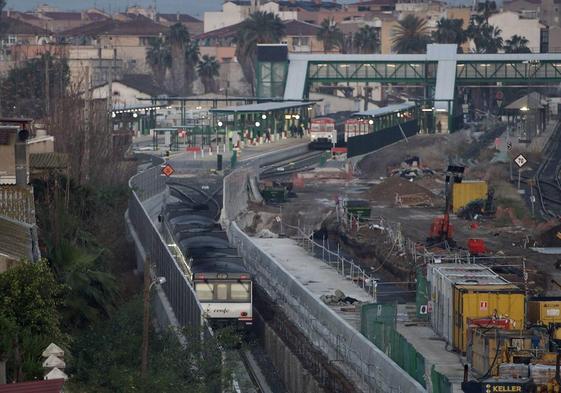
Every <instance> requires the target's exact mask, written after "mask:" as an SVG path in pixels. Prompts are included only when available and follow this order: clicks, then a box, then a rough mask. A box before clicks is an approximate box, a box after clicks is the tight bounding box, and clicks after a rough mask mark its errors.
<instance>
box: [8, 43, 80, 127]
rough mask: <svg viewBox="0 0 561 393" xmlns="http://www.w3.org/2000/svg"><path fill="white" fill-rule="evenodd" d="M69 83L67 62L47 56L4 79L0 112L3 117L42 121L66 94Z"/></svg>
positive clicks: (28, 62)
mask: <svg viewBox="0 0 561 393" xmlns="http://www.w3.org/2000/svg"><path fill="white" fill-rule="evenodd" d="M69 82H70V70H69V68H68V63H67V62H66V60H65V59H63V58H55V57H53V56H52V55H51V54H50V53H46V54H44V55H42V56H41V57H40V58H37V59H31V60H27V61H26V62H24V63H23V64H22V66H20V67H15V68H12V69H11V70H10V71H9V72H8V74H7V75H6V76H5V77H4V78H2V79H0V96H1V97H2V100H1V102H0V105H1V107H0V112H1V114H2V115H3V116H12V117H20V116H24V117H32V118H42V117H44V116H46V115H47V114H49V112H50V111H51V109H52V107H53V105H55V102H56V100H58V99H59V98H60V97H62V96H64V95H65V94H66V89H67V88H68V85H69ZM49 106H50V107H49Z"/></svg>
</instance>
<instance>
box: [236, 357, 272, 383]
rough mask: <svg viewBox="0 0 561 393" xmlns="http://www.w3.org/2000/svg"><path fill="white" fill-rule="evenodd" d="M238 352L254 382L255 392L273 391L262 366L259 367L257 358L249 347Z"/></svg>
mask: <svg viewBox="0 0 561 393" xmlns="http://www.w3.org/2000/svg"><path fill="white" fill-rule="evenodd" d="M238 354H239V355H240V359H241V360H242V362H243V364H244V366H245V368H246V370H247V373H248V375H249V378H250V379H251V382H253V385H254V388H255V392H256V393H272V390H271V388H270V387H269V384H268V383H267V380H266V378H265V376H264V375H263V373H262V372H261V368H260V367H259V364H258V363H257V360H256V359H255V358H254V357H253V355H252V354H251V352H250V351H249V350H248V349H240V350H238Z"/></svg>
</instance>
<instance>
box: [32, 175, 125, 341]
mask: <svg viewBox="0 0 561 393" xmlns="http://www.w3.org/2000/svg"><path fill="white" fill-rule="evenodd" d="M67 182H68V180H67V179H66V178H65V177H62V176H57V175H54V174H53V175H52V177H51V178H50V179H49V181H35V182H34V189H35V192H36V198H37V202H38V203H37V206H38V209H37V216H38V223H39V227H40V228H41V240H42V241H43V243H44V244H45V245H46V253H45V254H46V255H47V256H48V259H49V262H50V265H51V267H52V269H53V271H54V273H55V275H56V278H57V280H58V281H59V282H61V283H64V284H65V285H66V287H67V291H66V292H65V305H64V307H63V308H62V312H63V316H64V321H65V327H66V328H67V329H69V330H74V329H77V328H83V327H84V326H86V325H88V324H91V323H93V322H96V321H97V320H99V319H103V318H106V317H108V316H109V315H110V313H111V311H112V310H113V308H114V306H115V304H116V301H117V299H118V298H119V291H118V285H117V282H116V280H115V277H114V274H113V272H114V271H118V270H117V269H116V266H118V264H119V263H121V262H120V256H116V255H114V252H112V251H110V250H115V249H116V246H117V244H118V243H115V242H114V240H112V239H114V238H117V239H119V238H120V236H121V234H122V232H123V231H124V228H123V223H122V222H120V221H121V219H117V220H115V216H116V215H117V217H118V215H120V214H121V212H122V211H123V210H124V209H125V206H126V200H127V193H126V192H125V191H119V192H116V190H114V189H113V188H111V187H107V186H104V187H98V188H97V189H92V188H90V187H88V186H79V185H77V184H76V183H75V182H72V181H71V182H70V183H67ZM117 190H118V189H117ZM121 241H122V238H121Z"/></svg>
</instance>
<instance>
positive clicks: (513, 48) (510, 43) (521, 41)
mask: <svg viewBox="0 0 561 393" xmlns="http://www.w3.org/2000/svg"><path fill="white" fill-rule="evenodd" d="M504 50H505V52H506V53H531V52H532V51H531V50H530V48H528V40H527V39H526V37H521V36H519V35H516V34H515V35H513V36H512V37H510V40H506V42H505V46H504Z"/></svg>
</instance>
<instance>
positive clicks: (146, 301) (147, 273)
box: [140, 257, 166, 378]
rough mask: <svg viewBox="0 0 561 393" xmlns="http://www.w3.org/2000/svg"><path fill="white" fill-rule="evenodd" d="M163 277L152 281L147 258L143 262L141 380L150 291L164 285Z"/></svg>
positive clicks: (145, 357)
mask: <svg viewBox="0 0 561 393" xmlns="http://www.w3.org/2000/svg"><path fill="white" fill-rule="evenodd" d="M165 282H166V278H165V277H156V278H155V279H154V280H152V278H151V277H150V263H149V258H148V257H146V259H145V260H144V321H143V325H142V362H141V369H140V374H141V376H142V378H146V374H147V372H148V339H149V327H150V290H151V289H152V287H154V285H156V284H157V285H162V284H165Z"/></svg>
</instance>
